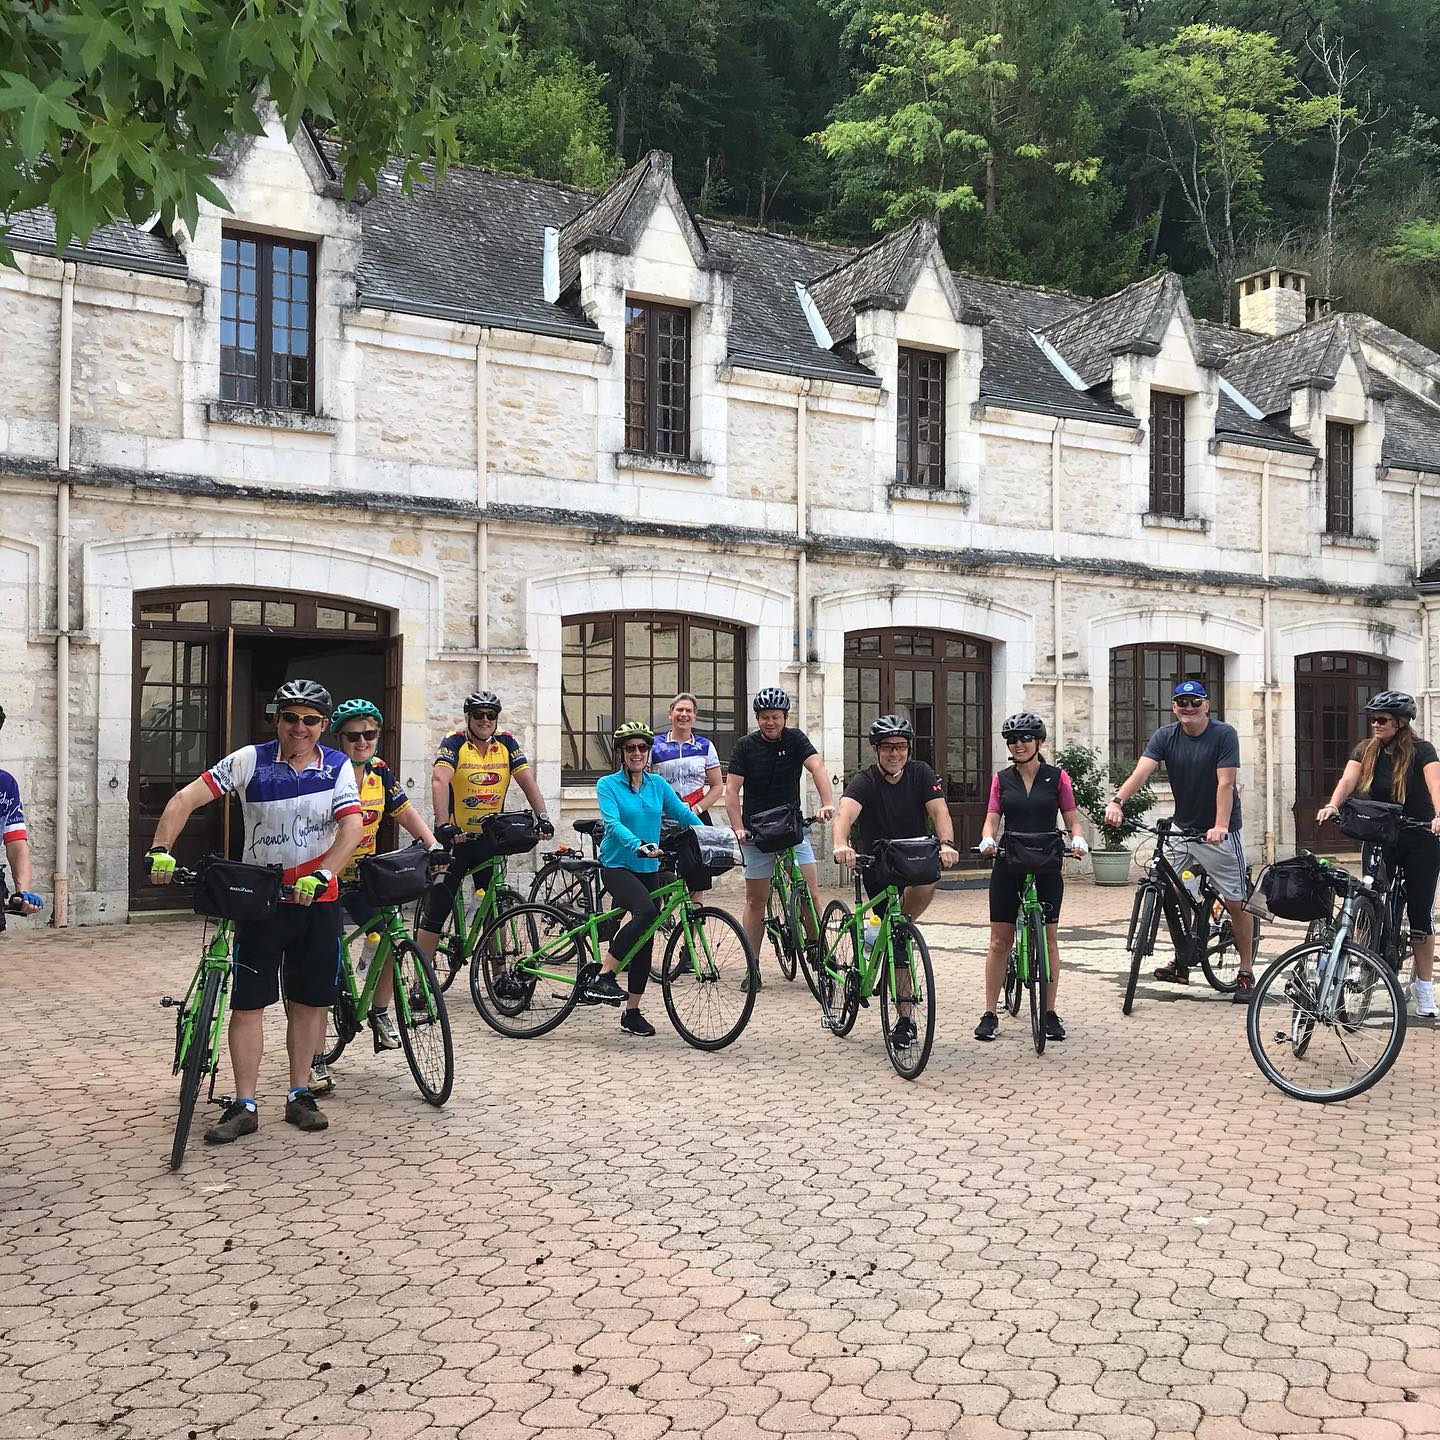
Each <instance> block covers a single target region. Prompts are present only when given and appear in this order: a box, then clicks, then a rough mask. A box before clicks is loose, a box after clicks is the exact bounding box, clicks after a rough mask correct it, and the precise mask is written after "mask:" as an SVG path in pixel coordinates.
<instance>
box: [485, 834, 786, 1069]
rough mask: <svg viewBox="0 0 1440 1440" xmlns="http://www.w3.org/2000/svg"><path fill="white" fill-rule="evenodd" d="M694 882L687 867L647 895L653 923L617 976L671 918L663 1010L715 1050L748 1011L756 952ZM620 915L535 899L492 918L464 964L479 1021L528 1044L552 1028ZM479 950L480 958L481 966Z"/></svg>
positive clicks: (699, 1043)
mask: <svg viewBox="0 0 1440 1440" xmlns="http://www.w3.org/2000/svg"><path fill="white" fill-rule="evenodd" d="M692 833H693V832H692ZM681 843H682V842H681V841H680V840H679V839H678V838H677V839H676V840H674V841H671V840H668V839H667V841H665V842H664V845H663V849H664V853H665V856H666V858H667V861H669V862H671V863H670V864H667V866H666V868H667V869H670V868H672V867H673V862H674V859H675V855H674V852H675V850H676V849H678V848H679V847H680V844H681ZM727 868H728V867H727ZM708 873H711V874H714V873H723V871H720V872H717V871H714V870H712V871H710V872H708ZM694 878H695V876H694V874H693V872H691V873H683V872H682V873H678V874H672V876H671V878H670V879H669V880H668V881H666V883H664V884H663V885H661V886H660V888H659V889H658V890H656V891H654V892H653V895H654V900H655V904H656V907H657V914H656V916H655V919H654V920H652V921H651V922H650V924H649V926H648V927H647V928H646V929H645V931H644V933H643V934H642V935H641V936H640V937H639V938H638V939H637V940H636V941H635V944H634V945H632V946H631V947H630V950H629V952H628V953H627V954H625V955H623V956H621V957H620V965H619V969H620V970H621V971H622V972H623V971H624V970H625V969H626V967H627V966H628V965H629V964H630V961H631V960H632V959H634V957H635V955H636V954H637V953H638V952H639V950H640V948H641V946H642V945H643V944H644V943H645V942H646V941H647V940H649V939H651V938H652V937H653V936H655V935H656V934H657V933H658V932H659V931H660V930H661V929H662V928H663V927H665V926H667V925H672V922H673V925H672V928H671V932H670V938H669V941H668V943H667V944H666V946H665V954H664V958H663V961H662V962H661V966H660V988H661V993H662V994H663V996H664V1000H665V1013H666V1014H667V1015H669V1017H670V1023H671V1024H672V1025H674V1027H675V1029H676V1031H677V1032H678V1033H679V1035H680V1038H681V1039H682V1040H684V1041H685V1042H686V1043H687V1044H690V1045H693V1046H695V1048H696V1049H698V1050H722V1049H724V1047H725V1046H727V1045H729V1044H731V1043H732V1042H733V1041H734V1040H735V1039H737V1038H738V1036H739V1035H740V1034H741V1032H742V1031H743V1030H744V1029H745V1026H746V1025H747V1024H748V1023H749V1020H750V1016H751V1013H752V1012H753V1011H754V1008H755V990H756V986H755V985H754V984H753V980H754V977H755V973H756V968H757V966H756V960H755V953H754V951H753V950H752V949H751V948H750V942H749V941H748V940H747V939H746V938H745V932H744V930H743V929H741V927H740V923H739V921H737V920H736V919H735V918H734V917H733V916H732V915H730V914H728V913H727V912H726V911H724V910H717V909H714V908H713V907H711V906H708V905H696V904H695V903H694V901H692V900H691V898H690V894H689V890H688V885H689V884H690V883H692V882H693V880H694ZM623 914H624V911H622V910H618V909H613V910H601V911H598V912H594V911H592V912H590V913H588V914H585V915H583V916H581V917H578V919H577V917H576V916H575V915H574V914H572V913H567V912H566V911H563V910H560V909H557V908H556V907H555V906H553V905H546V904H543V903H538V902H533V901H532V902H529V903H526V904H522V905H517V906H515V907H514V908H513V909H508V910H505V911H504V912H503V913H501V914H500V915H498V916H496V917H495V918H494V919H493V920H491V922H490V923H489V924H488V925H487V926H486V927H485V930H484V932H483V933H482V935H481V936H480V942H479V946H478V947H477V950H476V953H475V955H474V956H473V957H472V959H471V962H470V995H471V998H472V999H473V1000H474V1001H475V1008H476V1009H477V1010H478V1011H479V1012H480V1015H481V1018H482V1019H484V1021H485V1023H486V1024H487V1025H489V1026H490V1028H491V1029H492V1030H494V1031H496V1032H497V1033H498V1034H501V1035H504V1036H507V1037H509V1038H510V1039H517V1040H533V1039H536V1038H537V1037H539V1036H541V1035H546V1034H548V1033H549V1032H550V1031H551V1030H553V1029H555V1027H556V1026H557V1025H559V1024H561V1023H562V1022H563V1021H564V1020H565V1019H566V1017H567V1016H568V1015H569V1014H570V1012H571V1011H572V1010H573V1009H574V1008H575V1006H576V1005H577V1004H579V1002H580V997H581V992H582V990H583V989H584V987H585V986H586V985H587V984H589V983H590V981H592V980H593V979H594V978H595V976H596V975H597V974H598V973H599V970H600V953H601V945H602V943H605V942H604V935H603V934H602V930H603V929H604V927H605V926H606V925H607V922H613V921H618V920H619V919H620V918H621V916H622V915H623ZM481 956H484V957H486V960H487V963H485V964H481V963H480V957H481Z"/></svg>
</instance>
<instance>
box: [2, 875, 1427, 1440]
mask: <svg viewBox="0 0 1440 1440" xmlns="http://www.w3.org/2000/svg"><path fill="white" fill-rule="evenodd" d="M729 883H730V882H728V881H727V885H728V884H729ZM722 893H726V894H733V891H725V892H722ZM1128 902H1129V893H1128V892H1127V891H1118V892H1117V891H1103V890H1096V889H1094V888H1092V887H1090V886H1088V885H1074V886H1072V889H1071V895H1070V901H1069V904H1068V905H1067V911H1066V921H1067V924H1068V926H1069V929H1068V931H1067V934H1066V937H1065V942H1066V943H1065V950H1064V958H1065V961H1066V962H1067V964H1068V966H1069V972H1068V977H1067V979H1066V981H1065V984H1064V991H1063V997H1062V1003H1061V1006H1060V1008H1061V1011H1062V1013H1063V1014H1064V1015H1065V1017H1066V1020H1067V1023H1068V1024H1069V1026H1070V1031H1071V1035H1070V1039H1069V1040H1068V1041H1066V1042H1065V1044H1063V1045H1055V1046H1052V1047H1051V1048H1050V1049H1049V1050H1048V1051H1047V1053H1046V1054H1045V1056H1044V1057H1043V1059H1037V1058H1036V1056H1035V1055H1034V1053H1033V1051H1032V1049H1031V1047H1030V1044H1029V1037H1028V1032H1027V1028H1026V1027H1025V1026H1024V1025H1022V1024H1018V1023H1016V1024H1009V1025H1007V1026H1006V1027H1005V1030H1004V1033H1003V1034H1002V1037H1001V1039H1000V1041H999V1042H998V1043H996V1044H993V1045H979V1044H976V1043H975V1042H974V1041H973V1040H972V1039H971V1038H970V1031H971V1028H972V1027H973V1025H974V1022H975V1018H976V1012H977V1011H978V1009H979V1003H978V991H979V970H980V959H979V952H980V944H981V939H982V936H983V930H982V928H981V925H980V922H981V921H982V920H983V916H984V909H983V907H984V895H983V893H981V892H976V891H964V892H960V893H955V894H947V895H945V896H943V897H942V898H941V899H940V901H939V902H937V905H936V907H935V909H934V911H932V915H931V916H930V917H927V933H928V934H929V936H930V939H931V944H932V948H933V949H934V951H935V952H936V955H937V969H938V987H937V988H938V993H939V996H940V1001H941V1023H940V1033H939V1038H938V1040H937V1043H936V1048H935V1054H934V1058H933V1059H932V1061H931V1064H930V1068H929V1070H928V1071H927V1072H926V1074H925V1075H924V1076H923V1077H922V1079H921V1080H920V1081H919V1082H918V1083H915V1084H906V1083H905V1082H903V1081H901V1080H899V1079H898V1078H896V1077H895V1075H894V1074H893V1073H892V1072H891V1070H890V1068H889V1066H888V1064H887V1063H886V1059H885V1055H884V1051H883V1048H882V1046H881V1042H880V1036H879V1019H878V1012H877V1010H876V1009H873V1008H872V1009H870V1010H867V1011H865V1012H863V1013H862V1014H861V1017H860V1023H859V1024H858V1025H857V1027H856V1029H855V1032H854V1033H853V1034H852V1035H851V1037H850V1038H849V1039H848V1040H846V1041H843V1042H842V1041H837V1040H835V1039H833V1038H832V1037H830V1036H829V1035H827V1034H825V1033H824V1032H822V1030H821V1029H820V1027H819V1025H818V1023H817V1019H816V1012H815V1007H814V1006H813V1004H812V1003H811V1002H810V1000H809V997H808V995H807V994H806V992H805V990H804V987H803V985H801V984H798V983H797V984H796V985H785V984H784V983H783V982H780V981H778V980H776V979H775V978H774V974H775V972H774V969H773V965H772V966H769V967H768V969H767V981H768V983H767V986H766V988H765V990H764V991H763V993H762V995H761V996H760V998H759V1004H758V1006H757V1010H756V1014H755V1018H754V1020H753V1022H752V1024H751V1027H750V1029H749V1030H748V1031H747V1032H746V1033H745V1035H743V1036H742V1037H741V1039H740V1041H739V1042H738V1043H737V1044H735V1045H734V1046H733V1047H732V1048H731V1049H729V1050H727V1051H724V1052H721V1053H719V1054H716V1055H707V1054H702V1053H699V1052H697V1051H694V1050H691V1049H688V1048H687V1047H686V1046H685V1045H683V1044H682V1043H681V1042H680V1041H679V1040H678V1038H677V1037H676V1036H675V1035H674V1034H673V1032H671V1031H670V1029H669V1028H668V1026H667V1025H666V1023H665V1018H664V1013H663V1008H662V1007H661V1005H660V1001H659V997H658V995H657V996H656V997H655V1000H654V1004H653V1006H652V1007H651V1008H652V1010H653V1012H654V1017H655V1019H656V1021H657V1023H658V1024H659V1026H660V1027H661V1028H660V1034H659V1035H658V1036H657V1037H656V1039H654V1040H653V1041H650V1042H642V1041H633V1040H626V1039H623V1038H622V1036H621V1035H620V1034H619V1032H618V1030H617V1028H616V1022H615V1018H614V1013H613V1012H611V1011H594V1010H582V1011H579V1012H577V1013H576V1014H575V1015H574V1016H572V1017H571V1019H570V1020H569V1021H568V1022H567V1023H566V1024H565V1026H564V1027H563V1028H562V1029H561V1030H559V1031H557V1032H556V1033H555V1034H553V1035H551V1036H549V1037H546V1038H544V1039H541V1040H537V1041H533V1042H528V1043H521V1042H507V1041H503V1040H501V1039H500V1038H499V1037H498V1036H495V1035H493V1034H491V1033H490V1032H489V1031H488V1030H486V1029H485V1028H484V1027H483V1025H482V1024H481V1022H480V1019H479V1017H478V1016H477V1015H476V1014H475V1013H474V1012H473V1010H472V1009H471V1008H470V1005H469V1001H468V997H467V996H466V994H465V992H464V986H463V984H462V985H460V986H458V987H457V989H456V991H455V992H454V995H453V998H454V1002H455V1003H454V1006H453V1013H454V1018H455V1026H456V1037H457V1048H458V1050H459V1075H458V1079H457V1085H456V1091H455V1098H454V1099H453V1100H452V1101H451V1103H450V1105H449V1106H448V1108H447V1109H445V1110H444V1111H442V1112H436V1111H433V1110H431V1109H430V1108H429V1107H427V1106H425V1105H424V1104H422V1103H421V1102H420V1101H419V1100H418V1098H417V1097H416V1095H415V1092H414V1090H413V1087H412V1086H411V1084H410V1080H409V1075H408V1073H407V1072H406V1070H405V1068H404V1061H403V1059H402V1058H401V1056H399V1055H398V1054H394V1055H384V1056H376V1055H374V1054H372V1053H368V1047H364V1046H358V1045H357V1047H355V1050H356V1052H362V1051H363V1052H365V1053H352V1054H351V1055H348V1056H347V1057H346V1059H345V1061H344V1062H343V1070H342V1080H341V1088H340V1090H339V1091H338V1093H337V1094H336V1096H335V1097H334V1098H333V1099H332V1100H331V1101H329V1102H328V1103H327V1104H326V1105H325V1109H326V1111H327V1113H328V1114H329V1116H330V1118H331V1128H330V1130H329V1132H328V1133H326V1134H322V1135H300V1134H299V1133H297V1132H296V1131H295V1130H294V1129H292V1128H290V1127H288V1126H286V1125H284V1124H283V1123H282V1121H281V1109H282V1101H283V1090H282V1086H283V1080H284V1076H283V1071H282V1066H281V1063H280V1046H279V1044H278V1040H279V1031H278V1027H275V1028H272V1030H271V1032H270V1034H271V1042H272V1043H271V1051H270V1054H269V1056H268V1057H267V1061H266V1066H265V1070H264V1074H263V1077H262V1078H263V1094H262V1104H261V1121H262V1124H261V1130H260V1132H259V1134H257V1135H255V1136H253V1137H250V1138H249V1139H248V1140H244V1141H241V1142H240V1143H239V1144H237V1145H234V1146H231V1147H227V1148H224V1149H210V1148H207V1147H206V1146H204V1145H202V1144H201V1143H200V1141H199V1136H198V1134H197V1135H196V1137H195V1139H194V1141H193V1143H192V1146H191V1149H190V1154H189V1156H188V1159H187V1163H186V1166H185V1169H184V1170H183V1171H182V1172H181V1173H180V1174H178V1175H171V1174H170V1173H169V1172H168V1170H167V1169H166V1168H165V1161H166V1159H167V1156H168V1152H169V1144H170V1133H171V1127H172V1125H173V1121H174V1113H173V1105H174V1093H175V1084H174V1082H173V1081H172V1080H171V1078H170V1075H169V1064H168V1056H167V1050H168V1047H169V1044H170V1032H171V1026H172V1023H173V1021H172V1012H169V1011H163V1010H160V1009H157V1008H156V1006H155V1000H156V998H157V997H158V995H159V994H160V993H161V992H162V991H165V990H172V991H174V990H177V989H179V988H181V987H183V984H184V981H185V978H186V976H187V975H188V973H189V969H190V967H191V964H192V959H193V956H194V954H195V949H196V945H197V941H198V935H199V931H198V928H197V927H196V926H195V925H194V924H190V923H186V924H183V925H163V924H148V925H135V926H131V927H128V928H111V929H108V930H86V931H78V932H69V933H67V934H63V935H56V934H54V933H52V932H44V931H39V930H36V929H34V928H23V929H22V927H20V926H15V927H13V928H12V930H11V931H10V933H9V934H8V935H7V936H6V937H5V939H4V941H3V942H0V956H3V963H4V967H5V972H4V973H5V977H6V982H7V983H6V994H5V1004H4V1006H3V1009H0V1046H3V1052H4V1055H5V1062H4V1065H3V1073H0V1207H3V1208H0V1437H3V1440H12V1437H19V1436H32V1435H33V1436H46V1437H104V1440H139V1437H147V1440H148V1437H169V1436H175V1437H212V1436H214V1437H240V1440H264V1437H277V1440H278V1437H285V1436H303V1437H315V1440H340V1437H347V1440H348V1437H354V1440H364V1437H369V1436H373V1437H377V1440H379V1437H385V1440H390V1437H417V1436H424V1437H427V1440H438V1437H453V1436H457V1435H465V1436H467V1437H468V1436H475V1437H485V1440H521V1437H528V1436H532V1435H538V1436H543V1437H546V1440H568V1437H576V1440H578V1437H581V1436H582V1435H583V1436H584V1437H587V1440H594V1437H604V1436H607V1435H610V1436H615V1437H617V1440H650V1437H659V1436H662V1435H666V1436H671V1437H676V1440H679V1437H698V1436H702V1435H703V1436H705V1437H707V1440H752V1437H753V1440H761V1437H774V1436H777V1435H802V1434H808V1433H811V1432H818V1431H824V1432H828V1433H830V1434H832V1435H836V1436H841V1437H845V1436H854V1437H864V1440H905V1437H914V1440H921V1437H941V1436H948V1437H952V1440H1003V1437H1009V1436H1022V1435H1025V1436H1044V1435H1051V1434H1054V1435H1057V1436H1058V1435H1066V1436H1072V1437H1089V1436H1103V1437H1105V1440H1132V1437H1133V1440H1152V1437H1181V1436H1186V1437H1190V1436H1199V1437H1203V1440H1246V1437H1251V1436H1280V1435H1316V1434H1333V1435H1343V1436H1351V1437H1354V1440H1391V1437H1399V1436H1402V1435H1412V1436H1422V1435H1423V1436H1432V1437H1433V1436H1437V1435H1440V1263H1437V1260H1440V1156H1437V1140H1436V1135H1437V1130H1436V1124H1435V1092H1436V1081H1437V1075H1440V1064H1437V1037H1436V1035H1435V1032H1434V1030H1433V1027H1431V1026H1430V1025H1428V1024H1427V1023H1425V1022H1414V1021H1412V1029H1411V1033H1410V1036H1409V1039H1408V1040H1407V1043H1406V1047H1405V1051H1404V1053H1403V1055H1402V1056H1401V1059H1400V1061H1399V1063H1398V1065H1397V1066H1396V1068H1395V1070H1394V1071H1393V1072H1392V1074H1391V1075H1390V1077H1389V1078H1387V1079H1386V1080H1384V1081H1382V1082H1381V1084H1380V1085H1379V1086H1378V1087H1377V1088H1376V1089H1375V1090H1373V1091H1371V1092H1370V1093H1369V1094H1368V1095H1366V1096H1363V1097H1361V1098H1360V1099H1359V1100H1356V1101H1353V1102H1351V1103H1349V1104H1347V1105H1344V1106H1339V1107H1334V1108H1329V1109H1324V1108H1321V1107H1316V1106H1302V1105H1297V1104H1294V1103H1292V1102H1289V1101H1286V1100H1284V1099H1283V1097H1281V1096H1280V1095H1279V1094H1278V1093H1277V1092H1275V1091H1273V1090H1272V1089H1270V1088H1269V1087H1268V1086H1267V1085H1266V1084H1265V1083H1264V1081H1263V1080H1262V1079H1261V1077H1260V1076H1259V1074H1258V1072H1257V1071H1256V1070H1255V1068H1254V1066H1253V1065H1252V1063H1251V1061H1250V1059H1249V1055H1248V1052H1247V1050H1246V1047H1245V1044H1244V1039H1243V1031H1242V1016H1241V1011H1240V1010H1239V1008H1238V1007H1234V1006H1231V1005H1230V1004H1228V1003H1226V1002H1225V1001H1223V1000H1221V999H1220V998H1219V997H1216V996H1214V995H1212V994H1211V993H1210V992H1209V991H1208V990H1206V989H1205V988H1204V987H1203V986H1201V987H1200V988H1198V989H1197V988H1194V987H1192V988H1191V989H1190V990H1189V991H1186V992H1181V993H1180V994H1178V995H1177V994H1173V993H1172V994H1169V995H1162V994H1161V993H1160V992H1159V989H1158V987H1155V986H1147V987H1144V988H1142V991H1141V994H1140V997H1139V999H1138V1000H1137V1004H1136V1009H1135V1014H1134V1015H1133V1016H1132V1017H1131V1019H1129V1020H1128V1021H1126V1020H1122V1018H1121V1016H1120V960H1121V955H1122V949H1121V945H1120V941H1119V939H1118V937H1117V925H1118V922H1119V920H1120V918H1121V916H1122V914H1123V913H1124V912H1125V911H1126V910H1128ZM1269 948H1270V949H1271V952H1272V953H1273V952H1274V949H1276V948H1278V947H1277V946H1276V945H1275V944H1274V942H1272V944H1271V946H1270V947H1269ZM224 1083H226V1081H225V1077H224V1074H223V1072H222V1085H223V1084H224Z"/></svg>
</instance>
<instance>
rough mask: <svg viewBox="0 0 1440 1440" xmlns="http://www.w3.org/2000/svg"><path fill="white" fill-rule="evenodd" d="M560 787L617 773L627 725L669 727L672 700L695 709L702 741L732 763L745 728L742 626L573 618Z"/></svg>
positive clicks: (625, 614)
mask: <svg viewBox="0 0 1440 1440" xmlns="http://www.w3.org/2000/svg"><path fill="white" fill-rule="evenodd" d="M561 645H562V659H563V664H562V669H561V681H560V696H561V710H562V720H561V723H562V725H563V728H564V734H563V749H562V755H561V778H562V779H563V781H564V782H565V783H566V784H583V783H585V782H586V781H589V780H594V779H597V778H598V777H599V776H601V775H603V774H605V773H606V772H607V771H609V770H611V769H613V768H614V766H613V762H612V759H611V748H610V736H611V733H612V732H613V731H614V729H615V726H616V725H618V724H619V723H620V721H621V720H648V721H649V722H650V724H652V725H654V726H655V727H656V728H657V733H658V730H659V728H660V727H661V726H664V725H665V724H666V723H667V719H666V717H667V715H668V711H669V705H670V701H671V699H672V697H673V696H674V695H675V694H676V693H677V692H678V691H681V690H689V691H691V692H692V693H693V694H694V695H695V697H696V699H697V700H698V701H699V705H698V707H697V708H698V710H699V715H698V718H697V719H696V722H695V730H696V733H697V734H700V735H704V736H705V737H706V738H707V739H709V740H712V741H713V742H714V744H715V749H716V750H717V751H718V752H719V754H720V758H721V760H722V761H724V760H727V759H728V758H729V755H730V749H731V747H732V746H733V745H734V743H735V741H736V739H737V738H738V737H739V736H740V735H742V734H743V733H744V731H745V726H746V714H745V632H744V629H743V628H742V627H741V626H739V625H730V624H727V623H726V622H725V621H723V620H709V619H705V618H703V617H702V618H697V617H693V616H689V615H672V614H667V613H664V612H653V613H652V612H642V611H620V612H613V611H612V612H609V613H606V614H599V615H572V616H567V617H566V618H565V620H564V622H563V629H562V631H561Z"/></svg>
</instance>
